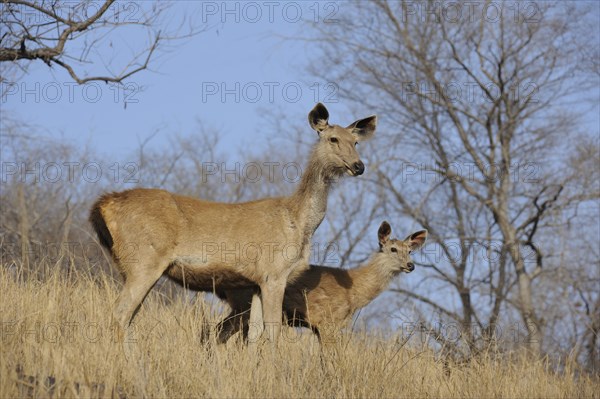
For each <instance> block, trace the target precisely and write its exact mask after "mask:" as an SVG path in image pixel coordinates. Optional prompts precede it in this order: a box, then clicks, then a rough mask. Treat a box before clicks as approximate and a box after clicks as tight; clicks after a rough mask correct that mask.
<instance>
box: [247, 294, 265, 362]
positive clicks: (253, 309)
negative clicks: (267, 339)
mask: <svg viewBox="0 0 600 399" xmlns="http://www.w3.org/2000/svg"><path fill="white" fill-rule="evenodd" d="M263 308H264V305H263V303H262V299H261V296H260V294H259V293H258V292H255V293H254V294H253V295H252V304H251V305H250V319H249V320H248V347H249V348H250V350H251V351H256V348H257V344H258V340H259V339H260V337H261V336H262V334H263V331H264V319H263Z"/></svg>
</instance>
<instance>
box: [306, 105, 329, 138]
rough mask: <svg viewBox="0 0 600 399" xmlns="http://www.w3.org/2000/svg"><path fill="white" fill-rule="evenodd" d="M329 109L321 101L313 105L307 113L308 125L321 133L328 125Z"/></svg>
mask: <svg viewBox="0 0 600 399" xmlns="http://www.w3.org/2000/svg"><path fill="white" fill-rule="evenodd" d="M328 121H329V111H327V108H325V106H324V105H323V104H321V103H318V104H317V105H315V107H314V108H313V109H312V110H311V111H310V112H309V114H308V123H310V127H312V128H313V129H314V130H316V131H317V133H321V132H322V131H323V130H325V129H326V128H327V127H328V126H329V123H328Z"/></svg>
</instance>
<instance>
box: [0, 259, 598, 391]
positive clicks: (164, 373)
mask: <svg viewBox="0 0 600 399" xmlns="http://www.w3.org/2000/svg"><path fill="white" fill-rule="evenodd" d="M118 288H119V287H118V286H117V285H116V284H115V283H113V282H112V280H111V279H109V278H92V277H91V275H90V276H88V275H79V276H73V275H71V276H70V277H69V278H65V277H64V276H63V275H61V273H59V272H55V273H51V274H50V275H49V276H48V277H46V278H45V279H44V281H39V280H35V279H24V278H20V277H19V271H18V270H14V269H11V270H9V269H8V268H7V267H6V265H1V267H0V293H1V294H0V295H1V302H0V314H1V315H2V316H1V321H2V337H1V345H2V347H1V350H0V381H1V386H0V397H1V398H15V397H161V398H167V397H169V398H171V397H236V398H237V397H344V398H356V397H358V398H375V397H385V398H402V397H410V398H423V397H443V398H468V397H472V398H492V397H494V398H495V397H502V398H524V397H534V398H551V397H555V398H575V397H598V392H600V381H599V380H598V379H597V378H594V377H589V376H586V375H584V374H577V373H576V372H575V371H574V370H573V369H572V368H571V367H569V366H567V367H566V368H565V369H563V370H561V371H560V372H555V371H553V370H552V368H551V367H550V365H549V364H548V362H545V361H543V360H538V361H533V360H529V359H527V358H525V357H522V356H518V355H499V354H495V353H488V354H486V355H484V356H481V357H480V358H478V359H476V360H473V361H471V362H470V363H468V364H461V365H459V364H453V363H448V362H445V361H443V360H441V359H438V358H437V357H436V354H435V353H433V352H432V351H431V350H429V349H426V348H419V347H414V346H411V347H409V346H408V345H403V344H402V342H399V341H398V340H395V339H383V338H377V336H374V335H364V334H362V335H357V334H355V335H351V334H348V335H346V336H344V338H343V339H342V340H340V342H338V343H337V344H334V345H332V346H331V347H328V348H327V349H326V351H325V352H323V353H322V352H321V351H320V348H319V346H318V343H317V341H316V339H314V337H312V336H311V335H310V334H302V335H301V336H299V337H298V336H296V332H295V330H293V329H290V330H287V335H286V337H287V339H284V340H282V341H283V342H282V343H281V345H280V347H279V348H277V349H275V350H274V349H273V348H271V347H270V346H263V347H262V348H261V351H260V353H259V354H258V355H257V356H256V355H252V354H251V353H249V352H248V350H246V348H245V347H244V346H243V345H242V344H241V343H239V342H235V341H233V342H230V343H228V344H227V345H226V346H217V345H215V344H213V343H210V342H209V343H206V344H203V343H201V340H200V335H201V334H202V331H203V328H205V325H206V323H212V322H216V321H217V320H218V319H219V317H220V315H219V314H217V313H216V312H215V310H214V309H213V308H211V307H210V306H208V305H207V304H206V303H205V302H204V301H202V300H201V299H198V300H196V301H193V302H190V301H189V300H186V299H185V298H184V297H182V296H180V297H178V299H175V300H166V299H165V298H164V297H162V296H161V295H160V294H159V293H157V292H152V293H151V294H150V295H149V296H148V298H147V300H146V301H145V302H144V304H143V306H142V309H141V310H140V312H139V313H138V315H137V318H136V322H137V328H136V331H135V333H134V334H133V336H132V337H130V338H129V339H130V340H132V341H135V342H134V343H132V344H131V346H130V347H132V348H133V350H132V351H133V353H132V354H131V355H130V357H129V360H127V358H126V357H125V356H124V354H123V351H122V346H121V344H119V343H117V342H115V340H114V334H113V332H112V331H111V329H110V327H109V326H110V312H111V309H112V304H113V302H114V301H115V299H116V296H117V293H118ZM294 337H295V338H296V339H292V338H294ZM568 364H569V363H568V362H567V365H568Z"/></svg>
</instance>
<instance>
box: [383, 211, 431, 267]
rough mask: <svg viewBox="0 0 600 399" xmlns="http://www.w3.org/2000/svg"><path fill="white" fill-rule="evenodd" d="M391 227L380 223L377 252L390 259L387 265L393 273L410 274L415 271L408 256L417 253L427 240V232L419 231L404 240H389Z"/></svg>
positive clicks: (385, 223)
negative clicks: (391, 268)
mask: <svg viewBox="0 0 600 399" xmlns="http://www.w3.org/2000/svg"><path fill="white" fill-rule="evenodd" d="M391 234H392V226H390V224H389V223H388V222H386V221H384V222H382V223H381V226H379V231H378V232H377V238H378V239H379V251H380V252H382V253H384V254H386V255H387V256H389V257H390V262H389V264H390V265H391V266H392V267H393V268H394V270H393V271H395V272H405V273H410V272H412V271H413V270H415V265H414V263H413V262H412V259H411V257H410V254H411V253H412V252H414V251H418V250H419V249H421V247H423V245H424V244H425V240H427V230H419V231H417V232H415V233H412V234H410V235H409V236H408V237H406V238H405V239H404V240H397V239H394V238H392V239H390V236H391Z"/></svg>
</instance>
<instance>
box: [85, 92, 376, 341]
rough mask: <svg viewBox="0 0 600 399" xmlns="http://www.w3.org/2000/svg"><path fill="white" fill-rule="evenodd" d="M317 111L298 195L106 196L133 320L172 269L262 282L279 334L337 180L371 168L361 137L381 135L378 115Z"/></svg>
mask: <svg viewBox="0 0 600 399" xmlns="http://www.w3.org/2000/svg"><path fill="white" fill-rule="evenodd" d="M308 120H309V123H310V126H311V127H312V128H313V129H314V130H316V131H317V133H318V134H319V141H318V142H317V143H316V144H315V145H314V147H313V149H312V152H311V155H310V161H309V163H308V167H307V169H306V170H305V171H304V174H303V176H302V180H301V181H300V185H299V187H298V188H297V189H296V191H295V192H294V193H293V194H292V195H291V196H289V197H279V198H266V199H262V200H258V201H252V202H246V203H237V204H228V203H215V202H207V201H203V200H199V199H195V198H190V197H184V196H181V195H177V194H173V193H170V192H167V191H164V190H158V189H132V190H127V191H123V192H119V193H110V194H105V195H103V196H101V197H100V198H99V199H98V200H97V201H96V203H95V204H94V205H93V206H92V209H91V213H90V221H91V223H92V225H93V227H94V230H95V231H96V233H97V234H98V238H99V241H100V243H101V244H102V245H103V246H104V247H106V248H108V250H109V251H110V252H111V255H112V257H113V259H114V263H115V264H116V266H117V268H118V269H119V271H120V272H121V274H122V275H123V277H124V279H125V284H124V286H123V289H122V291H121V293H120V294H119V297H118V299H117V303H116V306H115V309H114V312H113V315H114V317H115V319H116V321H117V322H118V323H119V324H120V325H121V326H122V327H123V329H124V330H126V329H127V327H128V326H129V324H130V322H131V320H132V318H133V316H134V313H135V311H136V309H137V308H138V307H139V306H140V304H141V303H142V301H143V299H144V297H145V296H146V294H147V293H148V291H149V290H150V289H151V288H152V286H153V285H154V284H155V283H156V281H157V280H158V279H159V278H160V277H161V276H162V275H163V274H164V273H165V272H166V274H168V275H169V276H170V277H172V278H174V279H176V280H181V281H183V282H187V281H190V282H193V281H198V282H203V281H211V284H215V285H218V286H219V287H222V288H224V289H227V288H239V287H240V286H256V285H258V287H260V291H261V297H262V298H261V299H262V305H261V304H260V299H259V300H257V302H258V309H257V310H256V312H262V315H264V316H262V315H261V316H257V318H258V319H260V318H261V317H264V325H265V327H269V328H268V329H267V330H266V335H267V338H269V339H270V340H272V341H274V342H276V341H277V338H278V336H279V332H280V328H281V312H282V302H283V294H284V290H285V286H286V283H287V280H288V276H290V274H291V273H292V272H293V271H294V270H295V269H299V268H306V267H307V266H308V257H309V254H310V242H311V237H312V235H313V233H314V231H315V230H316V229H317V227H318V226H319V224H320V223H321V222H322V220H323V218H324V216H325V211H326V208H327V197H328V194H329V189H330V187H331V185H332V183H333V182H334V181H335V180H336V179H338V178H340V177H342V176H343V175H344V174H346V173H347V174H349V175H350V176H358V175H361V174H362V173H363V171H364V164H363V163H362V161H361V160H360V158H359V155H358V152H357V151H356V148H355V146H356V144H357V143H358V142H360V141H364V140H367V139H369V138H371V137H372V136H373V134H374V132H375V127H376V123H377V118H376V116H371V117H368V118H365V119H360V120H358V121H356V122H354V123H352V124H350V125H349V126H348V127H341V126H338V125H329V123H328V120H329V112H328V111H327V109H326V108H325V106H324V105H322V104H320V103H319V104H317V105H316V106H315V107H314V108H313V109H312V111H310V113H309V115H308ZM290 248H292V249H293V251H290ZM291 252H292V253H291ZM255 299H256V298H255ZM253 311H254V310H253Z"/></svg>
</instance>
